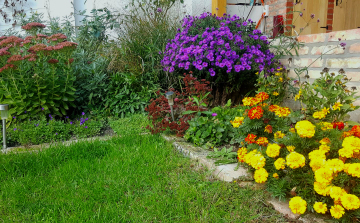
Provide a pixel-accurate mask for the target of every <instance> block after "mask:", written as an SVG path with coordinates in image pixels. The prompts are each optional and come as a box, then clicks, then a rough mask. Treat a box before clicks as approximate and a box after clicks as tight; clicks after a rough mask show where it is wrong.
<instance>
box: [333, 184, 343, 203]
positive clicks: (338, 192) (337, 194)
mask: <svg viewBox="0 0 360 223" xmlns="http://www.w3.org/2000/svg"><path fill="white" fill-rule="evenodd" d="M343 195H344V191H343V189H342V188H341V187H337V186H332V187H330V197H331V198H332V199H334V200H338V199H339V198H340V197H341V196H343Z"/></svg>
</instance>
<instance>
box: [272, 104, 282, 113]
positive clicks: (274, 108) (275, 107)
mask: <svg viewBox="0 0 360 223" xmlns="http://www.w3.org/2000/svg"><path fill="white" fill-rule="evenodd" d="M279 108H280V106H279V105H270V106H269V111H271V112H275V111H277V110H278V109H279Z"/></svg>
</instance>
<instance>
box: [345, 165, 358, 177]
mask: <svg viewBox="0 0 360 223" xmlns="http://www.w3.org/2000/svg"><path fill="white" fill-rule="evenodd" d="M345 168H347V167H345ZM347 172H348V174H349V175H351V176H353V177H358V178H360V163H351V164H350V165H349V167H348V168H347Z"/></svg>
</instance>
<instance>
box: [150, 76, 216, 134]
mask: <svg viewBox="0 0 360 223" xmlns="http://www.w3.org/2000/svg"><path fill="white" fill-rule="evenodd" d="M184 75H185V76H184V78H183V81H184V84H185V88H184V89H183V93H180V92H178V91H174V89H170V90H171V91H174V93H175V94H176V97H177V100H175V101H176V103H175V104H174V105H173V109H174V116H175V121H173V120H172V118H171V114H170V106H169V104H168V100H167V99H166V97H165V96H164V95H160V91H158V92H156V94H157V95H158V96H159V97H158V98H156V99H151V101H150V102H151V103H150V105H149V106H148V107H146V108H145V110H146V111H148V112H149V116H148V118H149V119H150V120H152V125H153V126H152V127H151V126H147V129H149V130H150V131H151V133H153V134H156V133H159V132H162V131H165V130H166V129H167V128H170V130H173V131H175V132H176V135H177V136H179V137H182V136H183V135H184V134H185V131H186V130H187V129H188V128H189V124H188V121H189V120H190V119H191V118H192V117H193V116H194V114H187V115H182V112H183V111H199V110H200V111H205V110H207V108H206V107H202V106H200V107H198V106H197V105H196V104H195V103H194V102H192V101H191V100H190V99H189V97H191V96H197V97H199V96H200V94H201V95H204V94H206V93H208V92H211V88H210V87H209V86H208V84H209V82H207V81H204V80H200V81H198V80H197V79H196V78H195V77H192V76H191V72H190V74H184ZM203 102H204V103H205V104H208V101H207V100H206V99H205V100H204V101H203Z"/></svg>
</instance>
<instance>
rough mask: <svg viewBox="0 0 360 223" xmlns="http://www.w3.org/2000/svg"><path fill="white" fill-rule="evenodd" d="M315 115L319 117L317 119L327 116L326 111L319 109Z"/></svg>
mask: <svg viewBox="0 0 360 223" xmlns="http://www.w3.org/2000/svg"><path fill="white" fill-rule="evenodd" d="M313 117H314V118H317V119H323V118H325V117H326V113H324V112H322V111H317V112H314V114H313Z"/></svg>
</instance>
